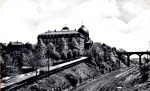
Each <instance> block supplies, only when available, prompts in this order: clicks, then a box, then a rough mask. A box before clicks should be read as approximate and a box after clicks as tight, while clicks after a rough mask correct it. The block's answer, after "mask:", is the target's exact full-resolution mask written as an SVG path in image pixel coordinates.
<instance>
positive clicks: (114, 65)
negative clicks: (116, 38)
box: [18, 43, 123, 91]
mask: <svg viewBox="0 0 150 91" xmlns="http://www.w3.org/2000/svg"><path fill="white" fill-rule="evenodd" d="M116 51H117V50H116V48H111V47H110V46H108V45H106V44H101V43H94V44H93V45H92V46H91V48H90V49H88V50H85V53H84V55H85V56H88V57H89V60H88V61H86V62H84V63H81V64H78V65H76V66H74V67H71V68H69V69H66V70H63V71H61V72H59V73H56V74H53V75H51V76H49V77H47V78H45V79H43V80H40V81H37V82H35V83H34V84H32V85H30V86H27V87H23V88H21V89H19V90H18V91H47V90H49V91H62V90H64V89H68V88H72V87H73V88H75V87H76V86H78V85H79V84H82V83H84V82H86V81H88V80H90V79H93V78H95V77H97V76H100V75H102V74H105V73H106V72H111V71H114V70H117V69H119V68H120V61H119V59H118V56H117V54H116ZM121 64H123V63H121Z"/></svg>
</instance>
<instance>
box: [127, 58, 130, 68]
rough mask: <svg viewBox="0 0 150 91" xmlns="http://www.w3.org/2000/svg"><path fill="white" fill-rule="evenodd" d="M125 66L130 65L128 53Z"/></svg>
mask: <svg viewBox="0 0 150 91" xmlns="http://www.w3.org/2000/svg"><path fill="white" fill-rule="evenodd" d="M127 66H128V67H130V55H127Z"/></svg>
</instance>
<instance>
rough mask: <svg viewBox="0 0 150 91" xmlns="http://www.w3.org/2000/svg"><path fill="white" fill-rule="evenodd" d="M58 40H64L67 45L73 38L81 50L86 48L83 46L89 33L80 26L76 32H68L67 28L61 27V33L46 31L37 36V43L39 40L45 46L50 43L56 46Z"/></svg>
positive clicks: (87, 39)
mask: <svg viewBox="0 0 150 91" xmlns="http://www.w3.org/2000/svg"><path fill="white" fill-rule="evenodd" d="M60 38H65V40H66V41H67V43H68V44H69V42H71V41H72V38H75V39H76V40H77V42H78V44H79V45H80V48H81V49H84V48H86V47H85V45H86V43H87V42H88V41H89V31H88V29H87V28H86V27H85V26H84V25H82V26H81V27H80V28H79V29H78V30H76V29H75V30H70V29H69V28H68V27H67V26H65V27H63V28H62V30H61V31H56V30H55V31H48V32H45V33H42V34H40V35H38V38H37V39H38V41H39V40H40V39H41V40H42V41H43V43H45V44H46V45H47V44H48V43H50V42H52V43H53V44H54V45H55V46H57V42H58V41H57V40H58V39H60Z"/></svg>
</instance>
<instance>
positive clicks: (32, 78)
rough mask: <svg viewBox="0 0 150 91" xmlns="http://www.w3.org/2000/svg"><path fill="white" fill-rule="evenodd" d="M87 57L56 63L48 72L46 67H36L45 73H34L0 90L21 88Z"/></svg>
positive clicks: (13, 90) (10, 90)
mask: <svg viewBox="0 0 150 91" xmlns="http://www.w3.org/2000/svg"><path fill="white" fill-rule="evenodd" d="M87 59H88V58H87V57H81V58H79V59H76V60H73V61H70V62H66V63H62V64H59V65H56V66H52V67H50V68H49V69H50V71H49V72H48V70H47V67H44V68H42V69H38V70H39V72H40V71H44V72H45V73H43V74H40V73H38V74H37V76H36V75H33V76H29V77H26V78H25V79H23V80H20V81H17V82H14V83H10V84H7V85H5V86H3V87H2V88H0V91H16V90H17V89H19V88H21V87H22V86H25V85H29V84H32V83H34V82H35V81H37V80H40V79H43V78H45V77H47V76H49V75H51V74H54V73H56V72H59V71H61V70H64V69H67V68H70V67H72V66H74V65H77V64H79V63H82V62H84V61H86V60H87ZM32 74H35V72H33V73H32Z"/></svg>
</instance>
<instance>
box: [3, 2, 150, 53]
mask: <svg viewBox="0 0 150 91" xmlns="http://www.w3.org/2000/svg"><path fill="white" fill-rule="evenodd" d="M82 20H83V24H84V25H85V26H86V27H87V28H88V29H89V31H90V37H91V39H92V40H93V41H95V42H101V43H106V44H108V45H110V46H115V47H117V48H124V49H125V50H127V51H145V50H147V49H149V41H150V36H149V33H150V32H149V31H150V1H149V0H0V42H6V43H8V42H9V41H17V40H18V41H22V42H24V43H26V42H28V41H29V42H31V43H36V42H37V35H38V34H40V33H43V32H46V31H48V30H49V29H50V30H51V31H53V30H54V29H56V30H60V29H61V28H62V27H63V26H64V25H65V24H67V26H68V27H69V28H70V29H75V28H76V29H78V28H79V27H80V26H81V24H82Z"/></svg>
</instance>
